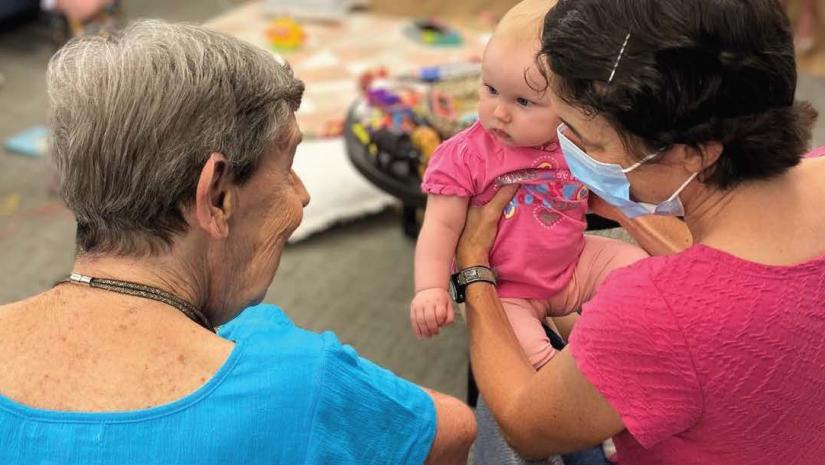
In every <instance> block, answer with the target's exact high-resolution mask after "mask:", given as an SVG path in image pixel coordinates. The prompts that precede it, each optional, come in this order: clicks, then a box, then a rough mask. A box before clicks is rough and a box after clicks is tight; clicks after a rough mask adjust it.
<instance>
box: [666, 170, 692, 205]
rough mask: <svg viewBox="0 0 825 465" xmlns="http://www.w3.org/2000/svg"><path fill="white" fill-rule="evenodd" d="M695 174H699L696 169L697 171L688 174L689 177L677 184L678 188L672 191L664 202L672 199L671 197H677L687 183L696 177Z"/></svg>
mask: <svg viewBox="0 0 825 465" xmlns="http://www.w3.org/2000/svg"><path fill="white" fill-rule="evenodd" d="M696 176H699V172H698V171H697V172H695V173H693V174H691V175H690V177H689V178H687V181H685V182H683V183H682V185H681V186H679V188H678V189H676V192H674V193H673V195H671V196H670V197H669V198H668V199H667V200H665V202H670V201H672V200H673V199H675V198H676V197H678V196H679V194H681V193H682V191H683V190H685V187H687V186H688V184H690V183H691V182H692V181H693V180H694V179H696Z"/></svg>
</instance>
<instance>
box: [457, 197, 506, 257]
mask: <svg viewBox="0 0 825 465" xmlns="http://www.w3.org/2000/svg"><path fill="white" fill-rule="evenodd" d="M518 189H519V185H518V184H510V185H508V186H504V187H502V188H501V189H499V191H498V192H497V193H496V195H495V197H493V198H492V200H490V201H489V202H487V203H486V204H485V205H482V206H480V207H472V206H471V207H470V210H469V211H468V212H467V221H466V222H465V223H464V232H462V233H461V237H460V238H459V239H458V247H457V248H456V265H457V266H458V269H464V268H467V267H468V266H477V265H483V266H489V264H490V250H491V249H492V248H493V243H494V242H495V240H496V233H497V232H498V222H499V220H500V219H501V214H502V212H503V211H504V207H506V206H507V204H508V203H509V202H510V200H512V198H513V196H514V195H515V194H516V191H518Z"/></svg>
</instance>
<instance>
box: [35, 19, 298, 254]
mask: <svg viewBox="0 0 825 465" xmlns="http://www.w3.org/2000/svg"><path fill="white" fill-rule="evenodd" d="M47 81H48V89H49V97H50V101H51V115H50V125H51V129H52V136H51V151H52V155H53V157H54V160H55V162H56V165H57V170H58V174H59V177H60V193H61V195H62V197H63V200H64V201H65V202H66V205H67V206H68V207H69V209H71V210H72V211H73V212H74V214H75V217H76V218H77V245H78V249H79V253H85V252H95V253H111V254H120V255H145V254H152V253H156V252H158V251H159V250H164V249H166V248H167V247H168V246H169V245H170V244H171V243H172V241H173V239H174V236H175V235H176V234H180V233H183V232H185V231H186V228H187V224H186V220H185V219H184V215H183V209H184V208H185V207H187V206H189V205H191V202H192V201H193V199H194V194H195V189H196V186H197V182H198V177H199V173H200V171H201V169H202V167H203V165H204V163H206V161H207V159H208V157H209V155H210V154H211V153H215V152H218V153H221V154H223V155H224V156H225V157H226V158H227V160H229V163H230V165H231V170H232V176H233V180H234V181H235V182H237V183H243V182H244V181H246V180H247V179H248V178H249V177H250V176H251V175H252V173H253V172H255V170H256V168H257V166H258V161H259V159H260V157H261V156H262V155H263V154H264V153H267V152H268V151H269V150H271V149H272V148H273V147H274V145H273V144H277V143H283V141H282V140H281V139H282V138H283V137H285V136H286V135H287V134H289V133H290V129H291V124H292V114H293V113H294V112H295V111H296V110H297V109H298V107H299V105H300V103H301V97H302V95H303V91H304V84H303V83H302V82H301V81H300V80H298V79H296V78H295V77H294V76H293V74H292V71H291V70H290V68H289V67H288V65H281V64H279V63H278V61H277V60H276V59H275V57H274V56H273V55H271V54H270V53H269V52H267V51H266V50H263V49H259V48H257V47H255V46H252V45H250V44H247V43H244V42H242V41H240V40H237V39H234V38H231V37H228V36H226V35H223V34H220V33H217V32H214V31H210V30H208V29H205V28H203V27H199V26H193V25H184V24H170V23H165V22H161V21H141V22H137V23H135V24H133V25H131V26H130V27H128V28H127V29H126V30H124V31H123V32H121V33H119V34H116V35H114V36H111V37H108V38H102V37H87V38H81V39H77V40H73V41H71V42H69V43H68V44H67V45H66V46H65V47H63V48H62V49H61V50H60V51H58V53H57V54H56V55H55V56H54V57H53V58H52V59H51V61H50V62H49V68H48V72H47Z"/></svg>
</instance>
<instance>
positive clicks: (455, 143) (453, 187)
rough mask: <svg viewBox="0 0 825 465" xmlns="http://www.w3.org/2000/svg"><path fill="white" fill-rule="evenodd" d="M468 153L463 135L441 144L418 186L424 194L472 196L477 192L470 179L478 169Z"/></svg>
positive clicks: (475, 174) (464, 133)
mask: <svg viewBox="0 0 825 465" xmlns="http://www.w3.org/2000/svg"><path fill="white" fill-rule="evenodd" d="M475 161H476V160H474V157H473V156H472V154H470V153H469V148H468V145H467V136H466V132H462V133H459V134H457V135H455V136H453V137H452V138H450V139H447V140H446V141H444V142H442V143H441V145H439V146H438V148H436V149H435V152H433V154H432V156H431V157H430V161H429V162H428V163H427V171H426V172H425V173H424V179H423V181H422V183H421V190H422V191H423V192H424V193H426V194H435V195H454V196H459V197H472V196H473V195H475V194H476V193H477V192H476V191H477V190H478V187H477V186H476V184H475V182H474V181H473V179H474V178H475V177H476V176H477V175H478V173H476V172H477V171H478V170H479V169H480V167H479V166H477V164H476V163H475Z"/></svg>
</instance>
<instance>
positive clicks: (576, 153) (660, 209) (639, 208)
mask: <svg viewBox="0 0 825 465" xmlns="http://www.w3.org/2000/svg"><path fill="white" fill-rule="evenodd" d="M565 129H567V126H565V125H564V124H562V125H560V126H559V128H558V130H557V132H558V135H559V145H560V146H561V151H562V153H563V154H564V159H565V160H566V161H567V166H568V167H569V168H570V172H571V173H573V176H575V177H576V178H578V179H579V181H581V182H582V183H584V184H585V185H586V186H587V187H588V188H589V189H590V190H591V191H593V193H594V194H596V195H598V196H599V197H601V198H602V199H604V201H605V202H607V203H609V204H611V205H613V206H615V207H616V208H618V209H619V210H620V211H621V212H622V213H624V215H625V216H627V217H628V218H635V217H637V216H642V215H669V216H684V214H685V207H684V206H683V205H682V201H681V200H679V194H680V193H682V191H683V190H684V189H685V187H687V185H688V184H690V182H691V181H693V179H694V178H696V176H698V175H699V173H698V172H697V173H693V174H692V175H691V176H690V177H689V178H688V179H687V181H685V182H684V184H682V186H681V187H679V189H677V190H676V192H674V193H673V195H671V196H670V197H668V199H667V200H665V201H663V202H661V203H659V204H658V205H654V204H650V203H643V202H636V201H633V200H630V181H628V179H627V176H626V174H627V173H629V172H631V171H633V170H635V169H636V168H638V167H640V166H642V164H644V163H645V162H647V161H649V160H651V159H652V158H654V157H656V155H658V153H654V154H651V155H648V156H646V157H644V158H642V159H641V160H639V161H638V162H636V163H634V164H633V165H631V166H629V167H627V168H622V167H621V166H620V165H616V164H612V163H602V162H600V161H598V160H595V159H593V157H591V156H590V155H588V154H587V153H585V151H584V150H582V149H580V148H579V147H578V146H577V145H576V144H574V143H573V142H572V141H571V140H570V139H568V138H567V137H566V136H565V135H564V131H563V130H565Z"/></svg>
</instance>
